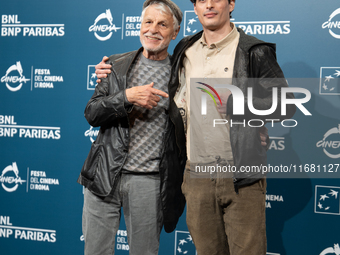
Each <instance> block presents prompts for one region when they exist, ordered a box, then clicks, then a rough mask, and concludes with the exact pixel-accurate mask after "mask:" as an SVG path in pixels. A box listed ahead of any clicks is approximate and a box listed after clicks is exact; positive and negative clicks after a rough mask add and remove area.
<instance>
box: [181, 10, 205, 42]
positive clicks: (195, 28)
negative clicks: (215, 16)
mask: <svg viewBox="0 0 340 255" xmlns="http://www.w3.org/2000/svg"><path fill="white" fill-rule="evenodd" d="M183 22H184V29H183V35H184V36H188V35H193V34H196V33H197V32H199V31H201V30H202V25H201V23H200V21H199V20H198V17H197V15H196V13H195V11H185V12H184V21H183Z"/></svg>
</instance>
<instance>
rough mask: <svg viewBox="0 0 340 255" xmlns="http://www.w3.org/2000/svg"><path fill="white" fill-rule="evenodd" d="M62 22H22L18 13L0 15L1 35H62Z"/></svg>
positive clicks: (63, 27) (63, 26) (63, 32)
mask: <svg viewBox="0 0 340 255" xmlns="http://www.w3.org/2000/svg"><path fill="white" fill-rule="evenodd" d="M64 29H65V25H64V24H22V23H21V21H19V15H2V16H1V36H18V35H22V36H37V37H45V36H48V37H50V36H57V37H59V36H64V35H65V31H64Z"/></svg>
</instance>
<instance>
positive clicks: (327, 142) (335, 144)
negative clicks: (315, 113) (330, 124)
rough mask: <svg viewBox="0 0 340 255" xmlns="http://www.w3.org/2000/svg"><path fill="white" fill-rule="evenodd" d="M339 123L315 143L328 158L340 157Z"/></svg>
mask: <svg viewBox="0 0 340 255" xmlns="http://www.w3.org/2000/svg"><path fill="white" fill-rule="evenodd" d="M339 135H340V124H339V125H338V127H334V128H331V129H330V130H328V131H327V132H326V133H325V134H324V136H323V139H322V140H320V141H318V142H317V143H316V147H318V148H319V147H321V148H323V152H324V153H325V154H326V155H327V156H328V157H330V158H333V159H336V158H340V152H339V150H340V149H339V148H340V138H339Z"/></svg>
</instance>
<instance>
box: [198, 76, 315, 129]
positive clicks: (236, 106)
mask: <svg viewBox="0 0 340 255" xmlns="http://www.w3.org/2000/svg"><path fill="white" fill-rule="evenodd" d="M197 83H198V84H200V85H203V86H205V87H206V88H207V89H205V88H202V87H196V88H197V89H199V90H201V91H202V92H204V93H202V95H201V114H202V115H207V94H208V95H209V96H210V97H211V98H212V100H213V101H214V103H215V105H216V106H217V103H216V100H215V96H214V95H213V94H215V95H216V98H217V99H218V100H219V103H220V104H221V105H223V104H222V100H221V97H220V95H219V94H218V93H217V91H216V90H215V88H225V89H229V90H230V92H231V93H232V95H233V99H234V100H233V114H234V115H244V112H245V110H244V103H245V99H244V95H243V92H242V90H241V89H240V88H238V87H237V86H235V85H228V84H216V85H215V86H214V87H213V86H211V85H208V84H206V83H203V82H197ZM209 90H210V91H212V93H211V92H210V91H209ZM294 92H295V93H302V94H305V97H304V98H294V99H289V98H287V97H286V95H287V93H294ZM252 98H253V88H251V87H249V88H248V99H247V104H248V108H249V110H250V111H251V113H253V114H255V115H257V116H266V115H270V114H272V113H273V112H274V111H275V110H276V108H277V105H278V89H277V88H273V91H272V98H273V103H272V106H271V108H270V109H268V110H258V109H255V107H254V105H253V101H252ZM310 98H311V93H310V92H309V91H308V90H307V89H304V88H296V87H294V88H293V87H284V88H281V114H282V115H286V106H287V104H295V105H296V106H297V107H298V108H299V109H300V110H301V111H302V112H303V113H304V115H307V116H311V115H312V114H311V113H310V112H309V111H308V110H307V109H306V108H305V107H304V106H303V105H302V104H304V103H307V102H308V101H309V100H310ZM266 121H268V122H271V123H272V126H273V125H274V121H278V120H273V119H266ZM285 121H292V122H295V124H294V125H285V124H284V122H285ZM213 122H214V123H213V126H214V127H215V126H216V125H221V124H227V123H228V120H226V119H214V120H213ZM229 122H230V126H232V125H233V124H234V125H235V124H238V125H239V124H243V125H244V126H245V120H244V122H243V123H241V122H237V123H233V120H232V119H231V120H229ZM253 122H256V123H259V122H261V124H260V125H252V123H253ZM247 124H248V125H249V126H250V127H260V126H263V125H265V124H266V123H265V122H264V121H263V120H261V119H251V120H248V123H247ZM281 124H282V126H284V127H295V126H297V124H298V123H297V121H296V120H293V119H289V120H283V121H282V122H281Z"/></svg>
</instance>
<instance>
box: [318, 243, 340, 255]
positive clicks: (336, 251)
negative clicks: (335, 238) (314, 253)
mask: <svg viewBox="0 0 340 255" xmlns="http://www.w3.org/2000/svg"><path fill="white" fill-rule="evenodd" d="M327 254H335V255H340V248H339V244H338V243H337V244H334V246H333V247H329V248H326V249H324V250H323V251H322V252H321V253H320V255H327Z"/></svg>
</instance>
